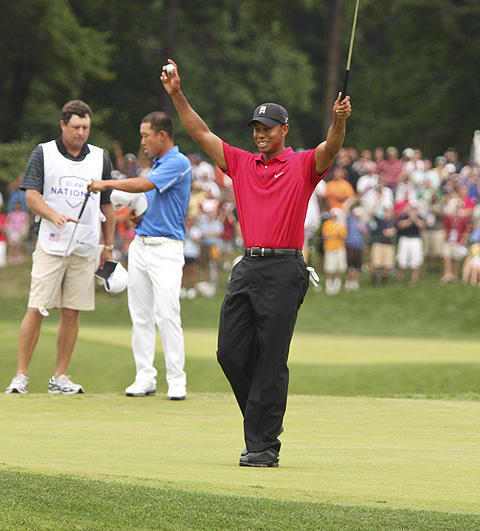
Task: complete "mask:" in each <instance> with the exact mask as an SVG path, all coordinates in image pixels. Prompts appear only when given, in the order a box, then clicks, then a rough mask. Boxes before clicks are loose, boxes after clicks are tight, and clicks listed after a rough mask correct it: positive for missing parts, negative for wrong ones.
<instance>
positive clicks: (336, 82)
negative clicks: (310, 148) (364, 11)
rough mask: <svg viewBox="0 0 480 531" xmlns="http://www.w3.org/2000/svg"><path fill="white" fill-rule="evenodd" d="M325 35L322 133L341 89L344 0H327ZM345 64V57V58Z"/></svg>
mask: <svg viewBox="0 0 480 531" xmlns="http://www.w3.org/2000/svg"><path fill="white" fill-rule="evenodd" d="M326 6H327V16H326V24H325V25H326V28H325V29H326V35H327V42H328V43H329V46H328V52H327V75H326V86H325V100H324V107H323V109H324V112H323V127H322V130H323V133H324V135H326V134H327V131H328V128H329V126H330V124H331V123H332V107H333V102H334V101H335V100H336V99H337V95H338V93H339V92H340V90H341V87H340V79H339V72H340V59H341V51H342V29H343V25H344V24H343V23H344V19H345V0H328V1H327V2H326ZM345 64H346V58H345Z"/></svg>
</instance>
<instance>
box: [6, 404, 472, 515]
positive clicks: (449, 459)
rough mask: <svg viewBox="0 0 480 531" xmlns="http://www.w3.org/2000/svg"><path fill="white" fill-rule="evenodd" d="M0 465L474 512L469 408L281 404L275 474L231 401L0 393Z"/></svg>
mask: <svg viewBox="0 0 480 531" xmlns="http://www.w3.org/2000/svg"><path fill="white" fill-rule="evenodd" d="M0 409H1V411H2V430H1V432H0V447H1V448H2V459H1V462H2V463H3V465H2V468H3V469H4V470H7V469H8V470H21V471H24V472H36V473H42V474H53V475H55V474H63V473H64V474H71V475H75V476H82V477H87V478H91V479H106V480H114V481H119V482H124V483H127V484H137V485H140V484H141V485H151V486H153V487H165V486H168V487H171V488H172V489H178V490H184V491H189V492H206V493H211V494H215V495H223V494H231V495H240V496H245V497H248V498H251V497H253V498H268V499H276V500H296V501H308V502H315V503H333V504H346V505H361V506H372V507H378V506H379V505H381V506H382V507H386V508H392V509H414V510H435V511H444V512H455V513H473V514H478V513H480V505H479V501H478V500H480V482H479V481H478V477H479V473H480V446H479V445H478V440H479V437H480V423H479V422H478V418H479V416H480V403H479V402H460V401H456V402H447V401H434V400H394V399H369V398H355V399H350V398H332V397H323V398H322V397H305V396H296V395H294V396H291V397H290V399H289V405H288V408H287V415H286V418H285V429H286V431H285V433H284V434H283V435H282V442H283V447H282V452H281V461H280V464H281V466H280V468H279V469H278V470H272V469H245V468H242V467H239V466H238V458H239V454H240V451H241V449H242V448H243V444H244V443H243V440H242V423H241V417H240V413H239V411H238V409H237V406H236V403H235V401H234V399H233V397H232V396H231V395H230V394H226V395H224V394H219V395H217V394H191V395H190V397H189V398H188V399H187V400H186V401H184V402H177V403H175V402H173V403H172V402H170V401H168V400H166V399H165V398H164V397H160V396H157V397H151V398H146V399H132V398H127V397H123V396H117V395H86V396H73V397H71V396H70V397H63V396H60V397H50V396H47V395H27V396H11V395H2V396H0Z"/></svg>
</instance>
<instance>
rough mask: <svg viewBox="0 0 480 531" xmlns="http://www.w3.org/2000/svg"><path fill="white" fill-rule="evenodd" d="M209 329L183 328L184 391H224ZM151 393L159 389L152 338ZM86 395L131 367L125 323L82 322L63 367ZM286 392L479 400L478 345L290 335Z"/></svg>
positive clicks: (40, 360)
mask: <svg viewBox="0 0 480 531" xmlns="http://www.w3.org/2000/svg"><path fill="white" fill-rule="evenodd" d="M19 326H20V325H19V323H18V322H15V321H6V320H0V335H1V337H2V349H1V350H0V364H1V367H2V371H1V373H0V389H1V388H2V387H3V388H5V387H6V386H7V385H8V384H9V382H10V379H11V377H12V375H13V374H15V371H16V350H17V344H18V330H19ZM56 333H57V325H56V323H55V322H52V321H46V322H45V324H44V325H43V328H42V334H41V336H40V341H39V343H38V346H37V349H36V351H35V355H34V357H33V360H32V363H31V366H30V370H29V374H30V385H29V389H30V391H31V392H45V391H46V388H47V383H48V379H49V378H50V376H51V375H52V372H53V368H54V359H55V341H56ZM216 341H217V334H216V331H215V330H213V329H192V328H187V329H185V344H186V351H187V364H186V370H187V374H188V388H189V390H190V391H196V392H228V391H229V390H230V388H229V385H228V383H227V381H226V379H225V377H224V375H223V373H222V371H221V369H220V367H219V365H218V363H217V361H216V357H215V352H216ZM156 366H157V369H158V371H159V377H158V391H159V392H165V381H164V373H165V369H164V362H163V355H162V350H161V342H160V340H158V341H157V360H156ZM69 372H70V374H72V377H73V379H74V381H76V380H77V381H79V382H80V383H82V384H83V385H84V387H85V389H86V390H87V392H92V393H103V392H108V393H122V392H123V390H124V389H125V387H127V386H128V385H130V384H131V383H132V380H133V378H134V374H135V369H134V363H133V356H132V353H131V348H130V327H129V326H125V327H99V326H86V325H83V326H82V327H81V328H80V334H79V340H78V342H77V345H76V348H75V353H74V356H73V358H72V362H71V364H70V367H69ZM290 391H291V392H292V393H293V394H303V395H323V396H324V395H329V396H375V397H392V398H393V397H428V398H450V399H451V398H454V399H462V400H464V399H468V400H472V399H473V400H478V399H479V398H480V349H479V348H478V342H477V341H474V340H472V339H466V340H465V339H441V340H440V339H432V338H402V337H394V338H393V337H374V336H361V337H352V336H331V335H319V334H311V333H305V332H303V333H302V332H297V333H295V335H294V338H293V341H292V348H291V354H290Z"/></svg>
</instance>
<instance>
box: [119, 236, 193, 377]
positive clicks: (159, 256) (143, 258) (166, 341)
mask: <svg viewBox="0 0 480 531" xmlns="http://www.w3.org/2000/svg"><path fill="white" fill-rule="evenodd" d="M183 264H184V257H183V242H181V241H171V242H167V243H161V244H157V245H146V244H144V243H142V242H140V241H138V240H136V239H135V240H133V241H132V243H131V244H130V247H129V249H128V309H129V311H130V317H131V319H132V350H133V357H134V359H135V366H136V370H137V376H136V380H146V381H149V382H152V383H155V384H156V379H155V378H156V376H157V370H156V369H155V367H154V366H153V363H154V360H155V343H156V329H155V326H156V327H157V328H158V332H159V334H160V338H161V340H162V345H163V352H164V356H165V367H166V379H167V384H168V385H169V386H170V385H172V384H179V385H186V383H187V377H186V374H185V371H184V370H183V369H184V366H185V346H184V341H183V330H182V323H181V318H180V286H181V282H182V273H183Z"/></svg>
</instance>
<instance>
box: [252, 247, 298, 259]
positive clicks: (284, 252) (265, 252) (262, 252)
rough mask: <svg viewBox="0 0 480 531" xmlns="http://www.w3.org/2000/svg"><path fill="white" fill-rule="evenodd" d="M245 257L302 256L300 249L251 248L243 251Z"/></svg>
mask: <svg viewBox="0 0 480 531" xmlns="http://www.w3.org/2000/svg"><path fill="white" fill-rule="evenodd" d="M245 256H253V257H257V256H302V251H300V249H267V248H265V247H251V248H246V249H245Z"/></svg>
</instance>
